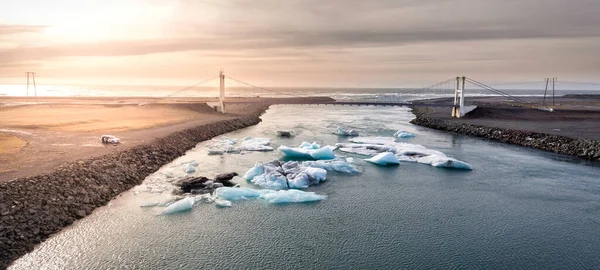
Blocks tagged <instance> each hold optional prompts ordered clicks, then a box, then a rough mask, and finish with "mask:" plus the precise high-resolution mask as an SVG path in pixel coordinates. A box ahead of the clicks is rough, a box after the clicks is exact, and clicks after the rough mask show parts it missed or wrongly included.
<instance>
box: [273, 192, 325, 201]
mask: <svg viewBox="0 0 600 270" xmlns="http://www.w3.org/2000/svg"><path fill="white" fill-rule="evenodd" d="M261 198H262V199H264V200H265V201H267V202H269V203H302V202H314V201H321V200H324V199H326V198H327V196H325V195H319V194H316V193H314V192H306V191H301V190H297V189H290V190H279V191H275V192H269V193H264V194H263V195H261Z"/></svg>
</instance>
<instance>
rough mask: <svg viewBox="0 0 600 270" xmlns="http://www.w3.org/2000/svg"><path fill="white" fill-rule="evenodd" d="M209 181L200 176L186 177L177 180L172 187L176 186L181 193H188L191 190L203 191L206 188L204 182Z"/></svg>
mask: <svg viewBox="0 0 600 270" xmlns="http://www.w3.org/2000/svg"><path fill="white" fill-rule="evenodd" d="M207 181H210V179H208V178H206V177H204V176H200V177H187V178H183V179H180V180H177V181H176V182H174V183H173V185H175V186H178V187H179V188H180V189H181V191H182V192H183V193H190V192H191V191H192V189H203V188H206V184H205V183H206V182H207Z"/></svg>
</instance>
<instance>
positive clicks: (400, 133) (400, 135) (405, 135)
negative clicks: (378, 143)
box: [394, 130, 417, 138]
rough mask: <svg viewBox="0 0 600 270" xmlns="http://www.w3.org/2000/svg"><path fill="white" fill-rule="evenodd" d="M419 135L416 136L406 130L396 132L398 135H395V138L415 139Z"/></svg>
mask: <svg viewBox="0 0 600 270" xmlns="http://www.w3.org/2000/svg"><path fill="white" fill-rule="evenodd" d="M416 136H417V135H415V134H414V133H410V132H408V131H404V130H398V131H396V133H394V137H398V138H414V137H416Z"/></svg>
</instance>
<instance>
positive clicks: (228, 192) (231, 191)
mask: <svg viewBox="0 0 600 270" xmlns="http://www.w3.org/2000/svg"><path fill="white" fill-rule="evenodd" d="M215 194H216V196H217V197H219V198H221V199H224V200H228V201H235V200H246V199H252V198H258V197H260V192H259V191H257V190H255V189H250V188H242V187H240V188H235V187H220V188H217V189H216V190H215Z"/></svg>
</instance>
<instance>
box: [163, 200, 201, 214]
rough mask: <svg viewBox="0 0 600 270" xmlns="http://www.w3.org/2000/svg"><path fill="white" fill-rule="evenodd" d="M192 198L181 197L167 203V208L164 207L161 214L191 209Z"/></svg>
mask: <svg viewBox="0 0 600 270" xmlns="http://www.w3.org/2000/svg"><path fill="white" fill-rule="evenodd" d="M194 202H195V201H194V198H190V197H188V198H183V199H181V200H179V201H177V202H175V203H173V204H171V205H169V206H168V207H167V208H165V210H164V211H163V212H162V214H163V215H170V214H173V213H178V212H183V211H188V210H190V209H192V207H193V206H194Z"/></svg>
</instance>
